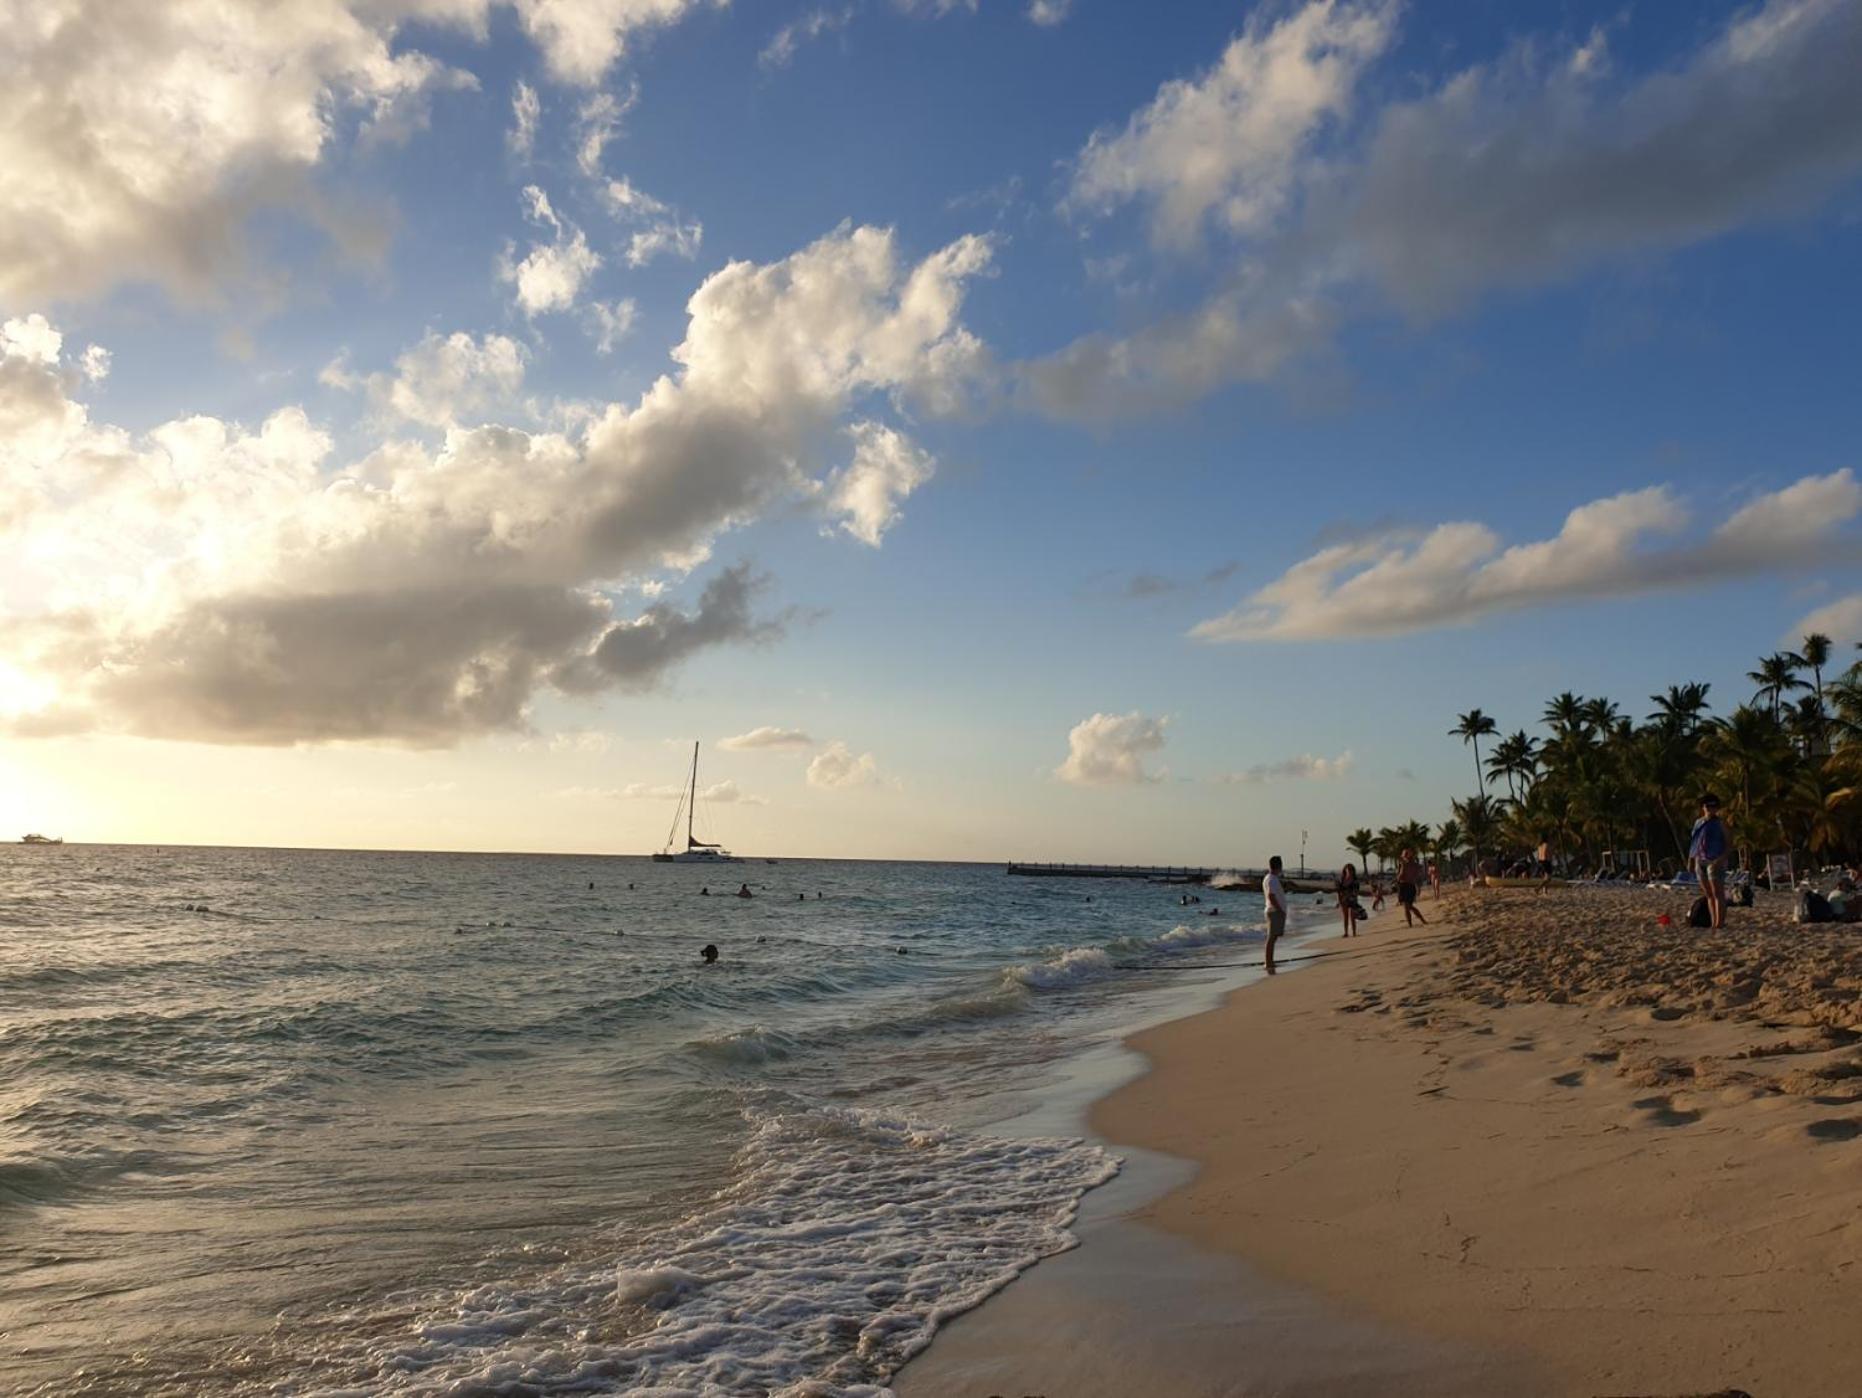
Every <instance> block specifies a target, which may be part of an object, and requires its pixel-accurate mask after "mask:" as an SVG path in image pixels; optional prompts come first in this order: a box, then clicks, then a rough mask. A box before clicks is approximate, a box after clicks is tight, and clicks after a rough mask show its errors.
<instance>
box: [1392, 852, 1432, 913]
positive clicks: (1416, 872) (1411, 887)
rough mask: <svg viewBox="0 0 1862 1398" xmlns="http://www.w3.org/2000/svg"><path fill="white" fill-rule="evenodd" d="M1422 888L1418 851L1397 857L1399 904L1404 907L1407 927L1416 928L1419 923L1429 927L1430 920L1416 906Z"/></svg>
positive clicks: (1404, 853)
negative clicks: (1417, 860)
mask: <svg viewBox="0 0 1862 1398" xmlns="http://www.w3.org/2000/svg"><path fill="white" fill-rule="evenodd" d="M1421 887H1422V865H1420V864H1418V863H1417V862H1416V851H1415V850H1413V849H1406V850H1404V851H1403V853H1402V854H1400V855H1398V856H1397V902H1398V903H1400V904H1401V905H1402V907H1403V925H1404V926H1405V927H1414V926H1415V925H1416V923H1418V922H1420V923H1421V924H1422V925H1423V926H1424V927H1427V926H1428V925H1429V919H1428V918H1426V917H1424V916H1423V915H1422V909H1421V908H1419V907H1417V906H1416V894H1417V891H1418V890H1419V889H1421ZM1412 919H1413V920H1412Z"/></svg>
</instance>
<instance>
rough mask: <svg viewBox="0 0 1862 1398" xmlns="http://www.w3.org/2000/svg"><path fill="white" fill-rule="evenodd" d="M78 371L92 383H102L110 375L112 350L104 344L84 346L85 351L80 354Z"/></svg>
mask: <svg viewBox="0 0 1862 1398" xmlns="http://www.w3.org/2000/svg"><path fill="white" fill-rule="evenodd" d="M78 372H79V373H80V374H82V375H84V377H85V378H87V379H89V380H90V381H91V382H92V383H102V382H103V381H104V380H105V379H107V378H109V377H110V351H109V350H107V349H105V348H104V347H103V346H102V345H86V346H84V353H83V354H81V355H79V356H78Z"/></svg>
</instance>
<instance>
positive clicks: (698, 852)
mask: <svg viewBox="0 0 1862 1398" xmlns="http://www.w3.org/2000/svg"><path fill="white" fill-rule="evenodd" d="M653 862H654V863H655V864H741V863H743V860H741V859H739V858H738V857H737V856H736V855H734V854H720V853H718V852H717V851H716V850H708V849H689V850H686V851H684V852H683V853H681V854H656V855H654V856H653Z"/></svg>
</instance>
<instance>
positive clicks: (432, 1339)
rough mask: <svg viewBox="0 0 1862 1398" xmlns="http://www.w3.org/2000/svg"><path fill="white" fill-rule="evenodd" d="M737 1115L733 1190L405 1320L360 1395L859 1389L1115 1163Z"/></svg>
mask: <svg viewBox="0 0 1862 1398" xmlns="http://www.w3.org/2000/svg"><path fill="white" fill-rule="evenodd" d="M749 1116H750V1121H751V1125H752V1130H751V1134H750V1138H749V1141H748V1143H747V1144H746V1145H745V1146H744V1147H743V1148H742V1150H741V1151H740V1152H739V1155H738V1158H737V1171H736V1174H735V1177H734V1179H733V1182H732V1184H731V1185H730V1186H729V1187H727V1188H726V1189H725V1190H724V1191H723V1192H722V1193H720V1194H719V1195H718V1196H717V1197H716V1198H715V1199H714V1200H713V1201H712V1202H711V1203H710V1204H709V1205H708V1206H707V1207H705V1208H704V1209H701V1210H700V1211H699V1212H698V1213H696V1214H694V1215H692V1216H691V1217H689V1218H687V1219H686V1220H684V1221H683V1222H682V1223H680V1224H678V1225H676V1226H675V1227H674V1228H672V1229H671V1230H669V1231H668V1232H666V1233H663V1234H661V1235H660V1238H659V1240H658V1243H657V1245H656V1247H655V1249H654V1251H653V1252H652V1254H650V1255H643V1256H636V1257H627V1258H625V1259H623V1260H621V1261H620V1262H619V1264H618V1265H614V1266H609V1267H606V1268H600V1269H596V1268H590V1267H585V1266H584V1267H573V1268H566V1269H563V1270H561V1271H558V1272H556V1273H554V1274H551V1275H548V1276H546V1277H544V1278H541V1279H539V1280H537V1281H535V1282H532V1283H529V1284H524V1285H518V1284H511V1285H508V1286H501V1285H497V1284H492V1285H485V1286H480V1287H477V1288H475V1289H474V1290H472V1291H470V1292H467V1293H464V1294H462V1295H460V1296H459V1297H458V1298H457V1299H456V1300H455V1301H454V1302H453V1303H452V1304H451V1306H450V1308H447V1307H443V1306H441V1305H438V1304H433V1305H430V1306H429V1307H426V1308H423V1309H425V1310H426V1312H427V1318H426V1320H425V1321H424V1323H423V1324H421V1326H420V1327H419V1330H418V1334H417V1335H416V1336H415V1337H413V1338H411V1339H408V1340H404V1341H401V1342H398V1343H394V1344H391V1345H389V1346H388V1347H386V1348H385V1349H383V1350H380V1351H378V1352H376V1353H375V1354H374V1355H372V1356H371V1357H370V1359H369V1361H368V1363H369V1364H370V1366H371V1367H372V1368H373V1370H374V1372H373V1373H372V1374H371V1375H370V1376H369V1379H368V1383H369V1386H370V1391H372V1392H382V1393H419V1394H435V1395H437V1394H444V1395H447V1396H448V1398H473V1396H474V1395H481V1394H483V1395H490V1394H494V1393H510V1392H524V1393H538V1394H558V1393H571V1392H582V1391H588V1390H590V1389H597V1390H601V1391H607V1390H609V1389H611V1388H616V1387H620V1388H624V1389H625V1391H628V1392H648V1393H654V1394H668V1395H670V1394H715V1393H746V1394H747V1393H757V1394H765V1393H767V1394H786V1395H793V1396H795V1398H799V1395H802V1394H810V1395H842V1396H843V1398H856V1396H857V1395H865V1394H874V1393H878V1392H881V1391H883V1386H884V1384H885V1383H886V1382H887V1381H888V1380H889V1379H890V1378H891V1376H892V1375H893V1374H894V1373H895V1372H896V1371H897V1370H898V1368H899V1367H900V1366H901V1365H902V1364H904V1363H905V1361H906V1360H907V1359H909V1358H911V1356H912V1355H914V1354H916V1353H917V1352H918V1351H919V1350H921V1349H923V1348H924V1347H925V1346H926V1345H927V1344H929V1343H930V1341H931V1338H932V1336H933V1335H934V1334H935V1333H936V1332H937V1329H938V1327H939V1326H940V1325H942V1324H943V1323H944V1322H945V1321H947V1320H949V1319H950V1318H951V1317H953V1316H955V1315H958V1314H961V1313H962V1312H963V1311H966V1310H968V1309H970V1308H971V1307H973V1306H975V1305H977V1304H979V1303H980V1302H981V1301H983V1300H984V1299H985V1298H987V1297H988V1296H989V1295H991V1294H992V1293H993V1292H995V1291H997V1290H999V1289H1000V1288H1002V1287H1003V1286H1005V1285H1007V1284H1008V1283H1009V1282H1010V1281H1011V1280H1013V1279H1014V1278H1015V1277H1016V1276H1017V1275H1018V1274H1019V1273H1021V1272H1022V1271H1023V1270H1024V1269H1026V1268H1027V1267H1029V1266H1031V1265H1032V1264H1033V1263H1035V1262H1036V1261H1038V1260H1039V1259H1041V1258H1043V1257H1046V1256H1049V1255H1051V1254H1053V1253H1056V1252H1060V1251H1063V1250H1065V1249H1066V1248H1068V1247H1071V1246H1072V1245H1073V1242H1074V1239H1073V1237H1072V1235H1071V1234H1070V1233H1069V1232H1068V1231H1067V1230H1068V1225H1069V1224H1070V1223H1071V1222H1072V1219H1073V1216H1074V1213H1075V1211H1076V1210H1077V1208H1078V1204H1079V1200H1080V1197H1081V1196H1082V1195H1083V1194H1084V1193H1085V1192H1086V1191H1087V1190H1089V1189H1091V1188H1093V1187H1094V1186H1095V1185H1098V1184H1102V1183H1104V1182H1105V1181H1106V1180H1108V1179H1110V1178H1111V1177H1112V1176H1113V1175H1114V1174H1116V1173H1117V1171H1118V1161H1117V1159H1116V1157H1114V1156H1112V1155H1110V1154H1108V1153H1107V1152H1106V1151H1104V1150H1103V1149H1101V1148H1099V1147H1097V1146H1094V1145H1090V1144H1087V1143H1085V1142H1083V1141H1079V1140H1070V1139H1058V1138H1049V1139H1032V1140H1029V1139H1012V1138H1004V1137H997V1136H991V1135H986V1134H981V1133H974V1132H964V1131H958V1130H954V1129H951V1128H948V1127H944V1126H940V1125H936V1124H933V1123H928V1122H923V1121H917V1120H914V1119H911V1118H909V1117H906V1116H902V1115H898V1114H895V1113H891V1112H885V1111H877V1110H871V1109H864V1108H853V1107H829V1106H815V1105H807V1106H803V1105H797V1104H794V1103H790V1104H788V1105H786V1106H781V1107H778V1106H774V1105H767V1106H762V1107H755V1108H752V1109H751V1110H750V1112H749ZM449 1312H450V1313H449ZM617 1331H618V1332H620V1333H621V1337H620V1338H611V1337H613V1336H614V1335H615V1334H616V1332H617ZM628 1332H631V1333H628ZM345 1377H346V1378H348V1376H345ZM350 1381H353V1380H350Z"/></svg>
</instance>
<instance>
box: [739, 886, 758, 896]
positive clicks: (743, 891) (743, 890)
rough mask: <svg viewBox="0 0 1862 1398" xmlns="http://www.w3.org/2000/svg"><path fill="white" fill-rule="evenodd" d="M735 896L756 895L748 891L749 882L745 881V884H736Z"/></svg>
mask: <svg viewBox="0 0 1862 1398" xmlns="http://www.w3.org/2000/svg"><path fill="white" fill-rule="evenodd" d="M737 896H738V897H739V898H754V897H756V895H755V894H754V893H752V892H751V891H750V885H749V884H747V883H746V884H739V885H738V886H737Z"/></svg>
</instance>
